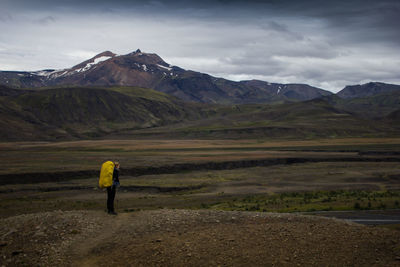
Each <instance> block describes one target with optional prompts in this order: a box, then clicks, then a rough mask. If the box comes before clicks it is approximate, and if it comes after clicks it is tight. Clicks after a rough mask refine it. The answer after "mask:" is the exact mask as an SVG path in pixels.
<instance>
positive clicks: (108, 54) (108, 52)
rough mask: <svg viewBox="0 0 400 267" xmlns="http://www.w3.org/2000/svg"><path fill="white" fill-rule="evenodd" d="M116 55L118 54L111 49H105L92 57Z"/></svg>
mask: <svg viewBox="0 0 400 267" xmlns="http://www.w3.org/2000/svg"><path fill="white" fill-rule="evenodd" d="M115 56H116V54H114V53H113V52H111V51H104V52H101V53H100V54H97V55H95V56H94V57H93V58H92V59H95V58H99V57H115Z"/></svg>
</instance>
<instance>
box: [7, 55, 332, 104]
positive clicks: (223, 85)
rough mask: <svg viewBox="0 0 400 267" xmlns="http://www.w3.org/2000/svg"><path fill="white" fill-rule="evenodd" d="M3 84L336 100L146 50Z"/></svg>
mask: <svg viewBox="0 0 400 267" xmlns="http://www.w3.org/2000/svg"><path fill="white" fill-rule="evenodd" d="M0 84H4V85H7V86H11V87H16V88H24V87H25V88H37V87H48V86H102V87H104V86H106V87H108V86H137V87H142V88H150V89H155V90H157V91H160V92H164V93H167V94H170V95H173V96H176V97H179V98H181V99H182V100H184V101H189V102H203V103H226V104H243V103H271V102H284V101H303V100H309V99H313V98H317V97H321V96H325V95H330V94H332V93H331V92H329V91H326V90H323V89H320V88H316V87H312V86H310V85H305V84H278V83H274V84H271V83H268V82H263V81H257V82H255V81H240V82H235V81H230V80H227V79H223V78H217V77H213V76H211V75H209V74H206V73H200V72H196V71H192V70H185V69H182V68H180V67H177V66H173V65H170V64H168V63H166V62H165V61H164V60H163V59H162V58H161V57H160V56H158V55H157V54H152V53H144V52H142V51H141V50H140V49H138V50H136V51H134V52H131V53H129V54H126V55H116V54H114V53H112V52H110V51H104V52H102V53H100V54H98V55H96V56H94V57H92V58H91V59H88V60H86V61H83V62H82V63H79V64H77V65H75V66H73V67H72V68H69V69H61V70H41V71H35V72H0Z"/></svg>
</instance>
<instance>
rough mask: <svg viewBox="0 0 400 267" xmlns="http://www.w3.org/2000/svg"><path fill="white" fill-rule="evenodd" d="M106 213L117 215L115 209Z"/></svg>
mask: <svg viewBox="0 0 400 267" xmlns="http://www.w3.org/2000/svg"><path fill="white" fill-rule="evenodd" d="M108 214H110V215H117V214H118V213H116V212H115V211H109V212H108Z"/></svg>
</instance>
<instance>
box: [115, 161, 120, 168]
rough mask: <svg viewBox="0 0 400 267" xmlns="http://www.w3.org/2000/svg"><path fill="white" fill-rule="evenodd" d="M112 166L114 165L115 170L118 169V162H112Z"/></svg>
mask: <svg viewBox="0 0 400 267" xmlns="http://www.w3.org/2000/svg"><path fill="white" fill-rule="evenodd" d="M114 165H115V168H117V169H119V162H118V161H116V162H114Z"/></svg>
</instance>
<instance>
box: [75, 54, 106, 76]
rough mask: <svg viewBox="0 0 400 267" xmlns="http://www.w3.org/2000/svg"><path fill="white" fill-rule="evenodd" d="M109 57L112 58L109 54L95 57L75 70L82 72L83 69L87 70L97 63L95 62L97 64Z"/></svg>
mask: <svg viewBox="0 0 400 267" xmlns="http://www.w3.org/2000/svg"><path fill="white" fill-rule="evenodd" d="M110 58H112V57H110V56H101V57H98V58H95V59H94V60H93V62H89V63H87V64H86V66H85V67H83V68H80V69H76V70H75V72H84V71H87V70H89V69H90V68H91V67H93V66H94V65H97V64H99V63H100V62H103V61H106V60H109V59H110Z"/></svg>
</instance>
